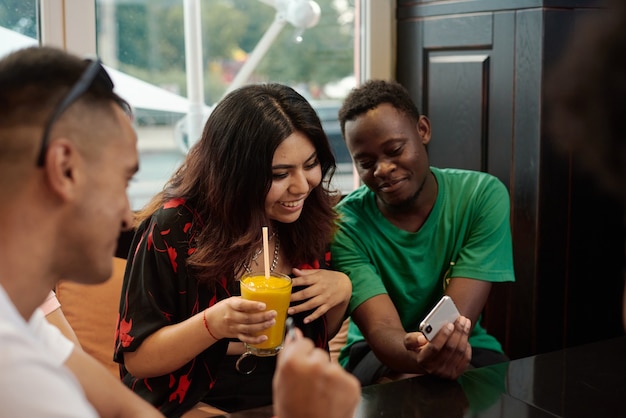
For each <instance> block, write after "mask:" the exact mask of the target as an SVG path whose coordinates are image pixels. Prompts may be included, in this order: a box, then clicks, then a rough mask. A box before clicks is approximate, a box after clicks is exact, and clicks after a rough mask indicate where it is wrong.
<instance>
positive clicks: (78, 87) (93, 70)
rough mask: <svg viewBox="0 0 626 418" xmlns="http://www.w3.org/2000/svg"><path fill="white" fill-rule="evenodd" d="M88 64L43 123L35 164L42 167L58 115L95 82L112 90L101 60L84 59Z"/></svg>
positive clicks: (111, 83)
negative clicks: (51, 131) (44, 123)
mask: <svg viewBox="0 0 626 418" xmlns="http://www.w3.org/2000/svg"><path fill="white" fill-rule="evenodd" d="M86 61H87V62H88V63H89V65H88V66H87V69H85V71H84V72H83V74H82V75H81V76H80V78H79V79H78V81H77V82H76V83H75V84H74V85H73V86H72V88H71V89H70V91H69V92H68V93H67V95H65V97H63V99H62V100H61V102H60V103H59V105H58V106H57V107H56V108H55V109H54V112H52V116H50V119H48V122H47V123H46V125H45V128H44V131H43V136H42V139H41V149H40V150H39V156H38V157H37V166H38V167H43V165H44V159H45V156H46V150H47V149H48V143H49V142H50V130H51V129H52V125H54V123H55V122H56V121H57V120H58V119H59V117H60V116H61V115H62V114H63V112H65V111H66V110H67V108H69V107H70V106H71V105H72V103H74V102H75V101H76V100H78V98H79V97H80V96H82V95H83V94H85V92H86V91H87V90H89V88H90V87H91V86H92V85H93V84H94V83H95V82H97V83H98V84H100V85H102V86H103V87H104V88H106V89H107V90H110V91H113V80H111V77H109V74H108V73H107V72H106V70H105V69H104V67H103V66H102V62H101V61H100V60H98V59H96V60H86Z"/></svg>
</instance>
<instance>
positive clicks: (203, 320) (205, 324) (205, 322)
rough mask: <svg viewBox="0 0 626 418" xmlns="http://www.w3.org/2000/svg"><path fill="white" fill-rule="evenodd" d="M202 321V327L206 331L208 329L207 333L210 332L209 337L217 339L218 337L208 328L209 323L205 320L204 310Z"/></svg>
mask: <svg viewBox="0 0 626 418" xmlns="http://www.w3.org/2000/svg"><path fill="white" fill-rule="evenodd" d="M202 322H204V327H205V328H206V330H207V331H209V334H211V337H213V339H214V340H215V341H219V340H220V339H219V338H217V337H216V336H215V335H213V333H212V332H211V330H210V329H209V323H208V322H207V321H206V310H205V311H204V312H202Z"/></svg>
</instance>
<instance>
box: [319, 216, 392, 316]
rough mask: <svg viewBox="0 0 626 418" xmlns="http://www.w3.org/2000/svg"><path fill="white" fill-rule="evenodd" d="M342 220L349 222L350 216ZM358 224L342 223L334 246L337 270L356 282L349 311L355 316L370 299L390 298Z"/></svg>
mask: <svg viewBox="0 0 626 418" xmlns="http://www.w3.org/2000/svg"><path fill="white" fill-rule="evenodd" d="M341 216H344V217H346V218H349V216H350V215H349V213H343V214H341ZM356 225H358V224H355V223H352V222H349V221H347V222H342V223H341V224H340V227H339V229H338V231H337V232H336V234H335V237H334V239H333V242H332V244H331V254H332V257H331V260H332V266H333V269H335V270H339V271H342V272H344V273H345V274H347V275H348V277H349V278H350V280H351V281H352V297H351V298H350V304H349V308H348V309H349V311H350V312H352V311H354V309H356V308H357V307H358V306H359V305H360V304H361V303H363V302H365V301H366V300H368V299H369V298H371V297H373V296H376V295H380V294H386V293H387V290H386V289H385V285H384V284H383V282H382V280H381V278H380V274H379V272H378V271H377V269H376V267H375V266H374V265H373V264H372V262H371V257H370V256H369V255H368V249H367V248H365V247H364V245H363V243H362V241H361V240H360V239H359V232H360V233H364V232H365V231H362V230H361V231H359V228H357V227H356Z"/></svg>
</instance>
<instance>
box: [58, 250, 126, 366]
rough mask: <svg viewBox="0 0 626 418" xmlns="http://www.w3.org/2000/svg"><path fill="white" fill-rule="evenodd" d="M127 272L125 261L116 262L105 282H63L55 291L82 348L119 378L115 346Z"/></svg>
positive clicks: (120, 259) (118, 259) (116, 260)
mask: <svg viewBox="0 0 626 418" xmlns="http://www.w3.org/2000/svg"><path fill="white" fill-rule="evenodd" d="M125 268H126V260H124V259H122V258H114V259H113V275H112V276H111V278H110V279H109V280H107V281H106V282H104V283H102V284H97V285H82V284H78V283H73V282H66V281H61V282H59V284H58V285H57V287H56V294H57V298H58V299H59V302H61V309H62V310H63V313H64V314H65V317H66V318H67V321H68V322H69V323H70V325H71V326H72V328H73V329H74V332H75V333H76V336H77V337H78V340H79V341H80V344H81V346H82V347H83V349H84V350H85V351H86V352H87V353H89V354H90V355H92V356H93V357H95V358H96V359H97V360H99V361H100V362H101V363H102V364H104V365H105V366H106V367H107V368H108V369H109V370H110V371H111V373H113V374H114V375H115V376H116V377H119V368H118V365H117V363H115V362H114V361H113V346H114V341H115V326H116V325H117V323H116V322H117V314H118V308H119V303H120V294H121V292H122V281H123V279H124V269H125Z"/></svg>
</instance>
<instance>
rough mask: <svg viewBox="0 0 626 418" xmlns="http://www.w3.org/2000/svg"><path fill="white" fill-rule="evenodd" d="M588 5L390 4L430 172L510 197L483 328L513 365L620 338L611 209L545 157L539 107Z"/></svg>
mask: <svg viewBox="0 0 626 418" xmlns="http://www.w3.org/2000/svg"><path fill="white" fill-rule="evenodd" d="M595 7H597V2H595V1H592V0H586V1H585V0H579V1H573V0H570V1H565V0H563V1H556V0H552V1H547V0H545V1H540V0H518V1H513V0H512V1H498V0H467V1H445V0H444V1H441V0H440V1H436V2H433V1H414V0H413V1H408V0H398V1H397V11H396V13H397V55H396V56H397V64H396V72H397V74H396V78H397V80H398V81H399V82H401V83H402V84H403V85H405V86H406V87H407V88H408V89H409V90H410V92H411V94H412V96H413V98H414V100H415V101H416V103H417V104H418V107H419V108H420V111H421V112H422V113H423V114H425V115H427V116H428V117H429V118H430V120H431V123H432V130H433V137H432V140H431V143H430V144H429V154H430V158H431V163H432V164H433V165H434V166H438V167H459V168H467V169H472V170H480V171H486V172H489V173H492V174H494V175H495V176H496V177H498V178H499V179H500V180H502V181H503V182H504V183H505V184H506V185H507V186H508V188H509V192H510V196H511V226H512V233H513V246H514V257H515V270H516V277H517V282H516V283H514V284H511V285H496V286H494V288H493V291H492V294H491V296H490V300H489V302H488V305H487V307H486V309H485V314H484V323H485V325H486V326H487V328H488V330H489V331H490V332H491V333H493V334H494V335H496V336H497V337H498V338H499V339H500V341H501V342H502V343H503V345H504V347H505V350H506V351H507V353H508V354H509V355H510V356H511V357H513V358H516V357H521V356H527V355H531V354H535V353H539V352H545V351H551V350H555V349H560V348H563V347H566V346H571V345H577V344H581V343H585V342H590V341H595V340H598V339H603V338H608V337H612V336H615V335H619V334H621V333H623V328H622V325H621V295H622V286H623V279H622V277H623V276H622V271H623V266H624V226H623V225H624V223H623V216H622V214H623V212H622V208H621V207H620V206H619V205H618V204H617V203H616V202H615V201H612V200H611V199H610V198H609V197H607V196H605V194H604V192H603V191H602V190H600V189H599V188H598V187H597V186H596V184H595V183H594V182H593V180H592V179H591V178H590V177H589V175H588V174H586V173H584V172H581V171H580V170H579V169H578V167H576V166H575V165H573V164H571V162H570V159H569V158H568V156H567V155H564V154H563V153H561V152H559V151H557V150H555V149H554V148H553V146H552V142H551V138H550V133H549V131H548V129H547V128H548V124H547V120H548V117H549V111H550V110H549V106H548V105H547V103H546V100H545V97H544V96H545V87H546V83H548V82H549V76H550V68H551V66H552V65H553V64H554V63H555V62H556V60H557V59H558V58H559V56H560V53H561V52H562V50H563V48H564V46H565V45H566V43H567V40H568V37H569V35H570V34H571V33H572V30H573V27H574V24H575V23H576V21H577V20H578V19H579V18H581V17H583V16H585V15H587V14H589V13H593V10H594V8H595ZM590 58H591V57H590ZM590 146H593V144H592V138H590Z"/></svg>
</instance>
